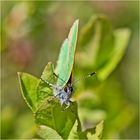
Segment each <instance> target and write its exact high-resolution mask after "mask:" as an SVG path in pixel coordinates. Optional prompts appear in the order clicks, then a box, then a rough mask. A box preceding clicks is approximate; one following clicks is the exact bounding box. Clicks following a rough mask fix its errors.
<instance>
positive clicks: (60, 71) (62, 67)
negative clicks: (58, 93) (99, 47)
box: [56, 20, 79, 87]
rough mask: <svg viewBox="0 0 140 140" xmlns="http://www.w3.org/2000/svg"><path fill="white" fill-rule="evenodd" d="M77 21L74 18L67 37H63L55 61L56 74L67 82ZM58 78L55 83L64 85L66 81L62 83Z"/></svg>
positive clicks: (73, 49)
mask: <svg viewBox="0 0 140 140" xmlns="http://www.w3.org/2000/svg"><path fill="white" fill-rule="evenodd" d="M78 23H79V20H76V21H75V22H74V24H73V26H72V28H71V29H70V33H69V35H68V38H67V39H65V41H64V43H63V45H62V48H61V50H60V54H59V58H58V61H57V66H56V74H57V75H58V76H59V77H60V78H61V79H63V80H64V81H65V82H68V80H69V78H70V75H71V72H72V68H73V63H74V55H75V49H76V42H77V35H78ZM60 78H58V80H57V84H58V85H60V86H62V87H64V85H65V84H66V83H64V82H63V81H62V80H61V79H60Z"/></svg>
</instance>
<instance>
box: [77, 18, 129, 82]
mask: <svg viewBox="0 0 140 140" xmlns="http://www.w3.org/2000/svg"><path fill="white" fill-rule="evenodd" d="M80 35H81V37H80V43H79V44H80V46H81V47H82V48H84V51H82V52H80V53H79V54H78V56H77V58H78V59H80V60H81V61H77V63H78V64H79V65H80V66H82V67H92V68H93V67H94V69H95V70H96V71H97V77H98V79H99V80H101V81H102V80H105V79H106V78H107V77H108V76H109V75H110V73H111V72H112V71H113V70H114V69H115V68H116V66H117V64H118V63H119V62H120V61H121V58H122V57H123V55H124V53H125V50H126V47H127V44H128V40H129V37H130V30H129V29H119V30H115V31H113V29H112V26H111V25H110V23H109V21H108V19H107V17H105V16H103V15H99V16H93V17H91V19H90V20H89V22H88V23H87V24H86V25H85V26H84V27H83V29H82V31H81V34H80Z"/></svg>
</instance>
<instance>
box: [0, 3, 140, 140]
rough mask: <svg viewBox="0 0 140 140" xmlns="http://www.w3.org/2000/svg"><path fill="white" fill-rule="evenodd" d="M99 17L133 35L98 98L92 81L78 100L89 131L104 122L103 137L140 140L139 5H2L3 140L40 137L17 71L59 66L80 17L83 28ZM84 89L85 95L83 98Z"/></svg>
mask: <svg viewBox="0 0 140 140" xmlns="http://www.w3.org/2000/svg"><path fill="white" fill-rule="evenodd" d="M94 14H105V15H106V16H107V17H108V18H109V20H110V21H111V23H112V26H113V28H114V29H116V28H122V27H123V28H124V27H126V28H130V29H131V32H132V33H131V37H130V41H129V44H128V48H127V50H126V52H125V55H124V57H123V59H122V61H121V63H119V65H118V66H117V68H116V69H115V71H113V73H111V75H110V76H109V77H108V78H107V79H106V80H105V81H103V82H102V83H100V84H98V86H97V87H96V88H94V92H95V93H94V94H90V91H88V90H87V89H88V87H89V84H90V83H91V82H92V79H89V80H86V84H84V86H83V84H80V83H79V84H78V85H77V87H76V88H77V92H76V93H77V94H76V95H75V96H76V98H77V101H78V103H79V115H80V118H81V119H82V120H83V127H84V128H87V127H90V126H91V124H92V123H93V124H96V123H97V122H98V121H100V120H102V119H104V120H105V126H104V131H103V138H107V139H109V138H112V139H115V138H116V139H138V136H139V126H138V124H139V117H138V114H139V113H138V104H139V95H138V94H139V93H138V76H139V73H138V72H139V71H138V70H139V69H138V56H139V51H138V50H139V3H138V1H115V2H111V1H88V2H78V1H77V2H64V1H63V2H51V1H40V2H39V1H38V2H37V1H26V2H25V1H20V2H18V1H2V2H1V19H2V22H1V27H2V28H1V35H2V36H1V58H2V63H1V81H2V83H1V91H2V92H1V97H2V100H1V108H2V110H1V127H2V133H1V138H3V139H10V138H36V133H35V130H36V127H35V124H34V118H33V115H32V113H31V111H30V109H29V108H28V107H27V105H26V104H25V102H24V100H23V98H22V95H21V92H20V89H19V83H18V78H17V72H18V71H24V72H28V73H30V74H33V75H35V76H37V77H40V75H41V72H42V71H43V69H44V67H45V65H46V64H47V63H48V62H49V61H52V62H53V63H54V64H55V65H56V60H57V58H58V54H59V50H60V47H61V44H62V42H63V40H64V39H65V38H66V36H67V34H68V32H69V29H70V27H71V25H72V23H73V21H74V20H75V19H77V18H79V20H80V27H79V28H80V29H81V28H82V27H83V26H84V25H85V24H86V23H87V22H88V20H89V19H90V17H91V16H92V15H94ZM76 61H78V60H77V59H76ZM76 64H78V62H75V66H74V70H75V77H80V76H82V75H83V73H82V74H81V75H80V74H79V75H78V71H81V70H80V69H78V66H77V65H76ZM76 66H77V67H76ZM84 74H87V71H86V72H85V73H84ZM76 75H77V76H76ZM95 79H96V78H95ZM81 83H82V82H81ZM83 87H84V88H83ZM78 88H79V91H80V92H81V91H82V92H83V93H81V95H82V96H80V97H78ZM80 89H81V90H80ZM87 108H88V109H87ZM93 124H92V125H93Z"/></svg>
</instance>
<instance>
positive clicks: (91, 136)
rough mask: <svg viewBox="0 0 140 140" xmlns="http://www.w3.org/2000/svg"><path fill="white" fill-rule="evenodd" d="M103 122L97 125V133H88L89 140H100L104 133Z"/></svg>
mask: <svg viewBox="0 0 140 140" xmlns="http://www.w3.org/2000/svg"><path fill="white" fill-rule="evenodd" d="M103 123H104V122H103V121H101V122H100V123H99V124H97V125H96V128H95V133H94V134H91V133H89V132H88V133H87V137H88V139H89V140H91V139H94V140H100V138H101V135H102V131H103Z"/></svg>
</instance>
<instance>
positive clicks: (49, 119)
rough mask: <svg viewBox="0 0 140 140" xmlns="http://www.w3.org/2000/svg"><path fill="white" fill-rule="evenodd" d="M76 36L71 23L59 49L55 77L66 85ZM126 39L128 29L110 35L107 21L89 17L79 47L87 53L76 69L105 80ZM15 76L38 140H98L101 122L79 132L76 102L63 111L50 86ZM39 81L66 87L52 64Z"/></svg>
mask: <svg viewBox="0 0 140 140" xmlns="http://www.w3.org/2000/svg"><path fill="white" fill-rule="evenodd" d="M77 35H78V20H76V21H75V22H74V24H73V26H72V28H71V29H70V33H69V35H68V38H67V39H65V41H64V43H63V45H62V48H61V51H60V54H59V58H58V61H57V66H56V69H55V72H56V74H57V75H58V76H59V77H61V79H63V80H64V81H65V82H68V80H69V78H70V75H71V72H72V69H73V63H74V55H75V49H76V42H77ZM129 36H130V31H129V30H128V29H119V30H115V31H113V30H112V27H111V25H110V23H109V21H108V20H107V18H106V17H104V16H96V17H92V18H91V19H90V21H89V22H88V23H87V25H85V27H84V28H83V30H82V31H81V37H80V43H79V44H80V46H81V47H82V49H83V48H85V50H86V51H85V52H80V53H79V54H78V55H77V57H78V59H79V60H80V61H79V62H80V63H78V65H79V66H81V67H85V68H87V67H89V68H92V69H95V70H97V77H98V79H99V80H101V81H102V80H105V79H106V78H107V77H108V76H109V74H110V73H111V72H112V71H113V70H114V69H115V68H116V66H117V64H118V63H119V62H120V60H121V58H122V56H123V54H124V52H125V49H126V46H127V42H128V39H129ZM81 54H82V55H81ZM18 75H19V81H20V86H21V89H22V94H23V97H24V99H25V101H26V102H27V104H28V106H29V107H30V108H31V110H32V111H33V113H34V117H35V123H36V124H37V125H38V126H39V128H38V135H39V136H40V137H41V138H44V139H50V138H57V139H97V140H98V139H100V138H101V135H102V131H103V121H101V120H100V121H101V122H100V123H99V124H98V125H97V126H95V127H92V128H90V129H86V130H85V131H82V126H81V122H80V119H79V115H78V111H77V103H76V102H72V104H71V105H70V107H69V108H68V109H66V110H63V109H64V108H63V106H61V105H60V102H59V101H58V100H57V99H56V98H55V97H54V96H53V90H52V89H51V87H50V86H49V85H47V84H46V83H44V82H43V81H42V80H40V79H38V78H36V77H34V76H31V75H29V74H26V73H18ZM41 78H42V79H44V80H47V81H48V82H50V83H52V84H55V83H56V84H57V85H60V86H61V87H64V86H65V84H66V83H64V82H63V81H62V80H61V79H59V78H58V79H56V77H55V75H54V67H53V64H52V63H51V62H49V63H48V64H47V66H46V67H45V69H44V71H43V73H42V75H41ZM85 110H86V109H85ZM89 111H91V110H90V109H89V110H86V111H85V112H88V113H86V114H90V113H89ZM91 114H93V112H91ZM91 116H93V115H91ZM89 117H90V116H89ZM90 118H92V117H90Z"/></svg>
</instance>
